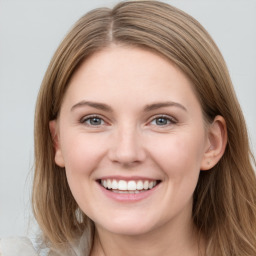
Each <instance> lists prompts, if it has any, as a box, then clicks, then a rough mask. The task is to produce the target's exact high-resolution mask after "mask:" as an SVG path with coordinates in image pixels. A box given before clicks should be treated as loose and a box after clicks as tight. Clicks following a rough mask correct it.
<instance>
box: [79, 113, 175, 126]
mask: <svg viewBox="0 0 256 256" xmlns="http://www.w3.org/2000/svg"><path fill="white" fill-rule="evenodd" d="M93 119H98V121H100V122H101V123H100V124H92V123H91V122H92V120H93ZM157 119H158V120H159V119H162V120H165V122H166V123H165V124H157ZM87 122H90V123H87ZM102 122H103V124H102ZM152 122H155V123H154V124H153V125H154V126H158V127H163V128H164V127H167V126H169V125H174V124H176V123H177V120H176V119H174V118H173V117H170V116H169V115H158V116H154V117H153V118H152V119H151V120H150V122H149V124H152ZM80 123H82V124H85V125H87V126H90V127H100V126H102V125H106V124H107V123H106V122H105V121H104V119H103V118H102V117H101V116H99V115H90V116H86V117H83V118H82V119H81V120H80Z"/></svg>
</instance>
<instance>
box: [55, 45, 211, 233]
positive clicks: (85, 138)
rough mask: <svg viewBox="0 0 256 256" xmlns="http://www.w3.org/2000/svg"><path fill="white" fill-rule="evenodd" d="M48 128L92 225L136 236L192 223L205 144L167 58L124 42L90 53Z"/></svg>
mask: <svg viewBox="0 0 256 256" xmlns="http://www.w3.org/2000/svg"><path fill="white" fill-rule="evenodd" d="M51 130H52V131H54V130H55V131H56V132H57V136H56V138H55V140H56V155H55V161H56V163H57V164H58V165H59V166H63V167H65V170H66V174H67V179H68V183H69V186H70V189H71V191H72V193H73V196H74V198H75V200H76V201H77V203H78V205H79V206H80V208H81V209H82V210H83V212H84V213H85V214H86V215H87V216H89V217H90V218H91V219H92V220H93V221H94V222H95V224H96V226H97V227H98V228H101V229H102V230H105V231H109V232H113V233H117V234H128V235H137V234H144V233H147V232H149V231H152V230H156V229H161V228H163V227H165V228H166V227H171V226H172V227H175V225H177V227H180V225H185V224H187V223H188V222H190V221H191V213H192V198H193V192H194V189H195V187H196V184H197V180H198V176H199V172H200V168H201V165H202V164H203V163H204V161H206V160H205V158H204V153H205V152H206V151H207V148H208V147H209V143H208V138H207V134H206V129H205V124H204V120H203V116H202V110H201V107H200V104H199V102H198V100H197V98H196V96H195V94H194V92H193V90H192V85H191V82H190V81H189V80H188V79H187V77H186V76H185V75H184V74H183V73H182V72H181V71H180V70H179V69H178V68H177V67H175V65H173V64H172V63H171V62H169V61H167V60H166V59H164V58H163V57H160V56H159V55H156V54H154V53H152V52H150V51H147V50H143V49H139V48H131V47H124V46H122V47H121V46H111V47H109V48H106V49H104V50H102V51H100V52H98V53H96V54H94V55H92V56H91V57H90V58H89V59H87V60H86V61H85V62H84V63H83V64H82V65H81V66H80V67H79V69H78V70H77V72H76V73H75V74H74V75H73V77H72V79H71V81H70V85H69V88H68V90H67V92H66V95H65V98H64V100H63V103H62V106H61V111H60V116H59V119H58V121H57V122H55V121H54V122H52V123H51Z"/></svg>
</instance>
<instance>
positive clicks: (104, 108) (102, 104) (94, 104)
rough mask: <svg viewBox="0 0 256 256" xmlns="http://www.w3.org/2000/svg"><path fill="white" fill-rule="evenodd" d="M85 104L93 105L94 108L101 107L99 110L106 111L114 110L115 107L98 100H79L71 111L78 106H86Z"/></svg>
mask: <svg viewBox="0 0 256 256" xmlns="http://www.w3.org/2000/svg"><path fill="white" fill-rule="evenodd" d="M84 106H89V107H93V108H96V109H99V110H104V111H107V112H113V109H112V108H111V107H110V106H108V105H106V104H104V103H98V102H92V101H84V100H83V101H80V102H78V103H77V104H75V105H74V106H73V107H72V108H71V111H73V110H74V109H76V108H79V107H84Z"/></svg>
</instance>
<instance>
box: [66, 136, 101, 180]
mask: <svg viewBox="0 0 256 256" xmlns="http://www.w3.org/2000/svg"><path fill="white" fill-rule="evenodd" d="M101 141H103V140H102V139H100V138H99V137H97V136H94V135H88V134H83V133H80V134H79V133H78V134H77V133H74V134H70V135H68V136H67V134H66V136H65V138H64V140H63V145H62V148H63V157H64V161H65V167H66V170H67V171H68V172H72V173H73V174H74V175H83V174H85V173H86V174H88V175H89V174H90V173H91V172H92V171H93V170H94V168H95V167H96V165H97V163H98V162H99V161H100V159H101V158H102V156H103V155H104V145H103V144H102V143H101Z"/></svg>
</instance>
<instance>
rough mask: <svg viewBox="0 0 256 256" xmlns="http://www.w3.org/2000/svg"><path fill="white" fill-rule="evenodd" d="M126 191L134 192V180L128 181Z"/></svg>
mask: <svg viewBox="0 0 256 256" xmlns="http://www.w3.org/2000/svg"><path fill="white" fill-rule="evenodd" d="M127 187H128V190H136V182H135V181H134V180H130V181H128V186H127Z"/></svg>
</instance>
